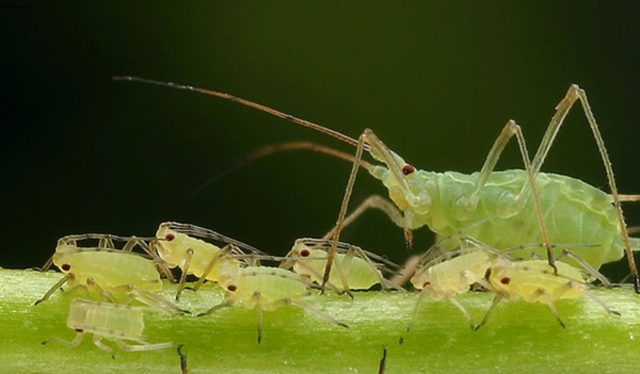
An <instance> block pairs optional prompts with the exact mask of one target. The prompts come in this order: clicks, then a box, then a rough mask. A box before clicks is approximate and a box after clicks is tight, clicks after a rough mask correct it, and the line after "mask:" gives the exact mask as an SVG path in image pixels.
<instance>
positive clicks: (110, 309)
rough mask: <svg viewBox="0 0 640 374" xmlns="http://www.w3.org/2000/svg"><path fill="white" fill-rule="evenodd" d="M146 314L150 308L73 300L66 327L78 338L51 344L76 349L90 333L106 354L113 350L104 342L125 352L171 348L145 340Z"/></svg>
mask: <svg viewBox="0 0 640 374" xmlns="http://www.w3.org/2000/svg"><path fill="white" fill-rule="evenodd" d="M145 310H150V308H146V307H137V306H130V305H124V304H112V303H106V302H96V301H91V300H85V299H73V300H72V301H71V304H70V305H69V315H68V317H67V326H68V327H69V328H70V329H73V330H75V331H76V337H75V338H74V339H73V340H72V341H66V340H63V339H60V338H52V340H53V341H56V342H58V343H60V344H63V345H66V346H68V347H77V346H78V345H79V344H80V343H81V342H82V339H83V338H84V335H85V334H87V333H89V334H92V335H93V344H95V345H96V347H98V348H100V349H102V350H104V351H107V352H112V351H113V349H112V348H111V347H110V346H108V345H106V344H104V343H103V342H102V340H103V339H107V340H111V341H113V342H114V343H115V344H116V346H117V347H118V348H120V349H122V350H123V351H152V350H157V349H165V348H169V347H172V346H173V343H171V342H167V343H155V344H152V343H147V342H146V341H145V340H144V339H143V331H144V319H143V314H144V311H145ZM125 341H132V342H135V343H137V344H129V343H127V342H125ZM45 343H47V342H46V341H45V342H43V344H45Z"/></svg>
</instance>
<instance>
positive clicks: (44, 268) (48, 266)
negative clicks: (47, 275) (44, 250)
mask: <svg viewBox="0 0 640 374" xmlns="http://www.w3.org/2000/svg"><path fill="white" fill-rule="evenodd" d="M51 266H53V255H52V256H51V257H49V259H48V260H47V262H45V263H44V265H42V268H41V270H42V271H43V272H45V271H47V270H49V269H51Z"/></svg>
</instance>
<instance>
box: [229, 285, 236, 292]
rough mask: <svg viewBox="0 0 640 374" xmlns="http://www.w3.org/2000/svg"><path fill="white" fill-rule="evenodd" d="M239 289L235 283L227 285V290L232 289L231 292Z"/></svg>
mask: <svg viewBox="0 0 640 374" xmlns="http://www.w3.org/2000/svg"><path fill="white" fill-rule="evenodd" d="M237 289H238V287H236V286H235V285H233V284H230V285H228V286H227V290H228V291H230V292H236V290H237Z"/></svg>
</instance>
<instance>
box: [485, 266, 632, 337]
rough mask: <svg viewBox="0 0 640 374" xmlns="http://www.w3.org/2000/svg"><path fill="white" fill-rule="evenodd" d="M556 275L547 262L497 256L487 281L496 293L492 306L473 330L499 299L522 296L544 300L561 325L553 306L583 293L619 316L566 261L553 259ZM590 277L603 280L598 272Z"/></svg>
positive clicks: (487, 316)
mask: <svg viewBox="0 0 640 374" xmlns="http://www.w3.org/2000/svg"><path fill="white" fill-rule="evenodd" d="M556 267H557V274H554V269H553V268H551V266H549V264H548V263H547V262H546V261H541V260H527V261H509V260H507V259H505V258H498V259H497V260H496V261H494V262H493V264H492V265H491V272H490V275H489V283H490V285H491V288H492V290H493V292H495V293H496V296H495V298H494V300H493V303H492V305H491V308H490V309H489V310H488V311H487V313H486V315H485V316H484V318H483V319H482V322H480V324H479V325H477V326H476V329H478V328H480V327H481V326H483V325H484V324H486V323H487V321H488V320H489V317H490V316H491V314H492V313H493V311H494V310H495V308H496V306H497V305H498V303H499V302H500V301H501V300H502V299H515V298H522V299H523V300H524V301H526V302H528V303H536V302H538V303H543V304H547V306H549V309H550V310H551V313H553V316H554V317H555V318H556V320H557V321H558V323H560V325H561V326H562V327H565V325H564V323H563V322H562V320H561V319H560V315H559V313H558V310H557V309H556V306H555V301H557V300H564V299H578V298H581V297H584V296H587V297H589V298H590V299H591V300H593V301H595V302H597V303H598V304H600V306H602V308H604V309H605V310H606V311H607V312H609V313H612V314H616V315H620V313H618V312H616V311H614V310H611V309H610V308H609V306H607V305H606V304H605V303H604V302H603V301H602V300H600V299H598V298H597V297H595V296H594V295H592V294H591V293H590V292H589V291H588V290H587V288H588V285H587V284H586V283H585V276H584V273H583V272H582V271H581V270H580V269H578V268H576V267H573V266H571V265H569V264H566V263H564V262H561V261H558V262H556ZM593 276H596V277H598V278H599V279H602V277H601V275H600V274H593Z"/></svg>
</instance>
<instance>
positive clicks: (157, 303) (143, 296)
mask: <svg viewBox="0 0 640 374" xmlns="http://www.w3.org/2000/svg"><path fill="white" fill-rule="evenodd" d="M116 290H124V291H125V292H126V293H127V295H128V296H129V297H131V298H133V299H135V300H137V301H140V302H141V303H143V304H146V305H149V306H151V307H161V308H165V309H169V310H173V311H175V312H177V313H180V314H191V312H190V311H188V310H186V309H182V308H180V307H179V306H177V305H176V304H174V303H172V302H170V301H168V300H165V299H164V298H163V297H161V296H159V295H156V294H155V293H153V292H149V291H146V290H143V289H141V288H138V287H136V286H134V285H126V286H121V287H117V288H116Z"/></svg>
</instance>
